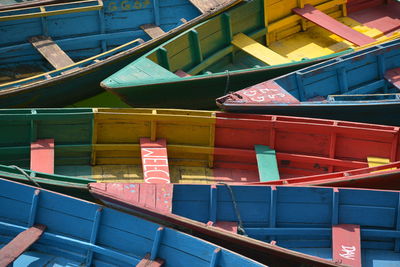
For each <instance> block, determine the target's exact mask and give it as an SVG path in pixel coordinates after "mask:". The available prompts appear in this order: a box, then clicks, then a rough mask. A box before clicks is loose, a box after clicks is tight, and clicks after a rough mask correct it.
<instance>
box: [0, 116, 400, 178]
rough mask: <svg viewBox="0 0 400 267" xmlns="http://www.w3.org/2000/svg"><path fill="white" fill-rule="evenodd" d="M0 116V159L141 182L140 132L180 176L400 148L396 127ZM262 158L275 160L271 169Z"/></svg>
mask: <svg viewBox="0 0 400 267" xmlns="http://www.w3.org/2000/svg"><path fill="white" fill-rule="evenodd" d="M0 113H1V115H2V116H1V117H0V119H1V120H2V131H1V133H0V135H1V136H2V138H1V140H2V141H0V152H1V153H0V164H3V165H16V166H18V167H20V168H25V169H31V170H32V173H31V174H30V175H33V176H34V175H36V174H35V173H36V172H39V173H40V172H42V173H54V174H58V175H68V176H78V177H87V178H91V179H95V180H97V181H102V182H141V181H143V180H144V179H146V178H145V177H144V172H143V169H144V168H145V167H143V162H144V158H143V157H144V156H143V151H144V149H146V147H145V146H144V145H143V144H142V139H143V138H147V140H149V142H150V143H151V142H158V141H159V140H163V142H164V146H163V147H162V148H163V149H164V150H165V161H166V162H167V165H168V166H167V169H168V168H169V179H170V181H171V182H174V183H215V182H229V183H234V182H236V183H242V182H258V181H267V180H265V179H269V178H268V177H271V176H272V174H273V177H274V179H280V178H293V177H301V176H308V175H316V174H326V173H332V172H337V171H346V170H352V169H358V168H364V167H368V166H370V164H371V161H374V158H378V159H382V160H386V161H385V162H384V163H382V164H385V163H389V162H395V161H396V160H398V156H397V155H400V153H398V152H397V150H398V149H399V147H398V144H397V141H396V140H397V139H396V137H397V135H398V129H397V128H396V127H392V126H380V125H371V124H359V123H350V122H338V121H330V120H320V119H306V118H304V119H303V118H295V117H284V116H269V115H245V114H229V113H222V112H210V111H190V110H168V109H100V108H99V109H89V108H87V109H83V108H81V109H63V110H57V109H15V110H1V111H0ZM78 132H79V133H80V134H79V135H78V134H76V133H78ZM360 148H362V149H360ZM37 153H39V154H37ZM40 153H44V154H40ZM39 158H46V160H37V159H39ZM264 161H266V162H270V163H271V164H267V165H268V167H265V165H266V164H264V163H263V162H264ZM265 177H267V178H265Z"/></svg>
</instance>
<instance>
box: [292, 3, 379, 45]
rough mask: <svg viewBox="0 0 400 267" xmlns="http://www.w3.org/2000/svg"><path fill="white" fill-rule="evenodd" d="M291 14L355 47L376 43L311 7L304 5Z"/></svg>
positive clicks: (372, 39)
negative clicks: (308, 21)
mask: <svg viewBox="0 0 400 267" xmlns="http://www.w3.org/2000/svg"><path fill="white" fill-rule="evenodd" d="M293 12H294V13H296V14H297V15H299V16H301V17H303V18H306V19H308V20H310V21H311V22H313V23H315V24H316V25H318V26H320V27H322V28H324V29H326V30H328V31H330V32H332V33H334V34H336V35H338V36H340V37H342V38H343V39H345V40H347V41H349V42H351V43H353V44H355V45H358V46H362V45H367V44H370V43H372V42H375V41H376V40H375V39H374V38H371V37H369V36H367V35H364V34H362V33H360V32H358V31H356V30H353V29H352V28H350V27H348V26H347V25H344V24H343V23H341V22H339V21H337V20H335V19H334V18H332V17H330V16H328V15H326V14H325V13H323V12H322V11H320V10H318V9H316V8H315V7H313V6H312V5H309V4H307V5H304V8H294V9H293Z"/></svg>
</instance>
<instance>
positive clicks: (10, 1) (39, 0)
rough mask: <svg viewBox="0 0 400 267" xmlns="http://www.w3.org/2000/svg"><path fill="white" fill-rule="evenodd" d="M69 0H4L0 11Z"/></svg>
mask: <svg viewBox="0 0 400 267" xmlns="http://www.w3.org/2000/svg"><path fill="white" fill-rule="evenodd" d="M67 1H68V0H2V1H1V2H0V11H4V10H12V9H17V8H24V7H34V6H39V5H45V4H58V3H63V2H67Z"/></svg>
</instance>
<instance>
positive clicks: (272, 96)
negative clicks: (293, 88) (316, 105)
mask: <svg viewBox="0 0 400 267" xmlns="http://www.w3.org/2000/svg"><path fill="white" fill-rule="evenodd" d="M222 98H224V97H222ZM222 98H221V99H222ZM238 101H240V103H245V104H300V102H299V100H297V99H296V98H295V97H294V96H292V95H291V94H290V93H289V92H287V91H286V90H285V89H283V88H282V87H280V86H279V85H278V84H277V83H276V82H274V81H273V80H268V81H265V82H262V83H258V84H256V85H253V86H250V87H247V88H245V89H242V90H240V91H237V92H235V93H232V94H230V95H228V96H227V99H225V100H224V102H225V103H227V104H228V103H231V102H233V103H235V102H238Z"/></svg>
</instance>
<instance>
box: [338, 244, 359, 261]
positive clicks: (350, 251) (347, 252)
mask: <svg viewBox="0 0 400 267" xmlns="http://www.w3.org/2000/svg"><path fill="white" fill-rule="evenodd" d="M342 251H343V252H344V253H343V254H342V253H339V256H341V257H343V258H346V259H348V260H353V261H354V260H355V254H356V247H355V246H351V247H348V246H343V245H342Z"/></svg>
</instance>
